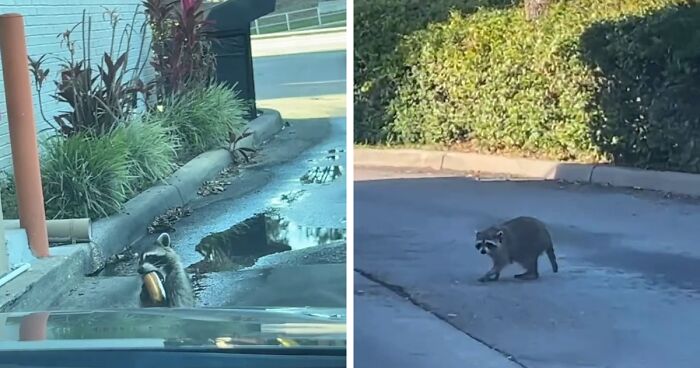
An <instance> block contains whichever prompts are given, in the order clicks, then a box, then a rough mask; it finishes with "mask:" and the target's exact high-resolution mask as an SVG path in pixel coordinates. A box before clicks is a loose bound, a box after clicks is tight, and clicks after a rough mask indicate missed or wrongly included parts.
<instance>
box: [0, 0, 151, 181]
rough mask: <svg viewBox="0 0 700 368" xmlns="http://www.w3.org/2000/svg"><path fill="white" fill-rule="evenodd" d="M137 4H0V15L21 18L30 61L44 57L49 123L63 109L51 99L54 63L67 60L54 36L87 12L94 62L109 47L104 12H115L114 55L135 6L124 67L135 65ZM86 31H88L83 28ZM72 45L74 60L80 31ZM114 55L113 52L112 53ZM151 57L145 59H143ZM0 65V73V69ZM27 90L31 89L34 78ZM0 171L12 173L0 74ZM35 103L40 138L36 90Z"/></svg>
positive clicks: (100, 0) (44, 0)
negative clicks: (127, 60) (126, 60)
mask: <svg viewBox="0 0 700 368" xmlns="http://www.w3.org/2000/svg"><path fill="white" fill-rule="evenodd" d="M140 4H141V1H140V0H0V13H20V14H22V15H23V16H24V22H25V33H26V35H27V48H28V52H29V55H30V56H31V57H32V58H38V57H40V56H41V55H43V54H48V56H47V58H46V59H47V61H46V62H45V63H44V66H43V68H44V69H45V68H49V69H50V75H49V79H48V80H47V81H45V82H44V87H43V89H42V96H41V98H42V103H43V111H44V114H45V115H46V118H47V119H49V121H50V122H51V123H53V116H54V115H57V113H58V112H60V111H63V110H65V109H67V108H68V106H67V105H65V104H59V103H58V102H56V101H55V100H54V99H53V98H52V97H51V95H53V94H54V92H55V90H56V89H55V84H54V80H56V78H57V76H58V74H57V73H58V71H59V70H60V67H59V61H58V60H56V57H67V56H68V55H69V53H68V51H67V49H66V48H65V47H62V46H61V40H62V38H60V37H57V35H58V34H59V33H62V32H65V31H66V30H67V29H70V28H72V27H73V26H75V25H76V24H77V23H79V22H80V21H81V20H82V15H83V10H85V12H86V17H87V16H90V17H91V18H92V32H91V39H90V53H91V58H92V59H93V63H94V62H95V60H98V58H101V56H102V55H103V53H104V52H105V51H106V52H109V50H110V45H111V44H112V28H111V24H110V17H109V15H108V14H106V11H107V10H116V11H117V13H118V14H119V18H120V20H119V23H118V25H117V36H116V40H115V46H114V48H115V50H116V48H117V47H118V45H119V38H120V37H121V34H122V31H123V30H124V27H125V26H126V25H127V24H130V23H132V21H134V13H135V11H136V10H137V6H139V8H138V11H139V13H138V14H137V15H136V18H135V21H134V23H135V24H134V28H136V30H135V31H134V33H133V36H132V39H131V43H130V47H129V51H130V54H129V67H130V68H131V67H133V66H134V65H135V64H136V61H137V60H136V59H137V57H138V54H139V48H140V47H141V46H142V43H141V41H142V40H141V38H142V37H141V33H140V28H141V25H142V24H143V21H144V15H143V7H142V6H140ZM86 28H87V27H86ZM71 39H73V40H74V41H77V42H76V46H77V51H76V55H82V51H83V46H82V30H81V27H80V26H79V27H78V28H76V29H75V31H74V32H73V35H72V36H71ZM148 41H149V40H148V35H147V36H146V39H145V42H143V53H142V56H141V58H142V60H143V58H144V57H146V55H147V52H148V46H149V45H148ZM125 49H126V41H124V44H123V46H122V50H125ZM115 53H116V52H115ZM148 55H149V56H150V54H148ZM1 68H2V67H1V66H0V70H1ZM152 74H153V73H152V70H151V68H150V67H148V66H147V68H146V70H145V73H144V74H143V75H142V78H143V79H144V80H148V79H149V78H151V77H152ZM31 79H32V86H34V85H33V78H31ZM0 96H2V101H0V112H2V117H0V170H11V166H12V158H11V156H10V141H9V136H8V130H7V118H6V114H5V113H4V112H5V99H4V96H5V86H4V84H3V83H2V74H1V72H0ZM33 98H34V115H35V120H36V123H37V131H43V133H42V134H48V133H50V131H48V130H46V129H47V128H49V126H48V125H47V124H46V123H45V122H44V119H42V117H41V114H40V111H39V100H38V96H37V93H36V91H34V93H33Z"/></svg>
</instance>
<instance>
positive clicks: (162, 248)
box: [138, 233, 195, 308]
mask: <svg viewBox="0 0 700 368" xmlns="http://www.w3.org/2000/svg"><path fill="white" fill-rule="evenodd" d="M151 271H156V272H157V273H158V276H159V277H160V279H161V282H163V288H164V289H165V302H164V303H161V304H159V305H156V304H154V303H152V302H150V298H149V297H148V292H147V291H146V288H145V286H143V285H142V286H141V294H140V295H139V298H140V301H141V306H142V307H172V308H191V307H194V304H195V302H194V292H193V291H192V282H191V281H190V278H189V276H188V275H187V272H185V267H184V266H183V265H182V262H181V261H180V257H179V256H178V255H177V253H176V252H175V250H174V249H173V248H172V247H171V244H170V236H169V235H168V234H167V233H162V234H160V236H158V239H157V240H156V241H155V243H154V244H153V245H152V246H151V247H150V248H148V249H146V250H145V251H144V252H143V253H141V256H140V257H139V269H138V273H139V274H140V275H145V274H147V273H148V272H151Z"/></svg>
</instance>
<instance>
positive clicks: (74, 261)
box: [0, 109, 282, 312]
mask: <svg viewBox="0 0 700 368" xmlns="http://www.w3.org/2000/svg"><path fill="white" fill-rule="evenodd" d="M262 112H263V114H262V115H260V116H259V117H258V118H256V119H254V120H253V121H251V122H250V125H249V127H250V130H251V131H252V132H253V135H251V137H250V138H251V139H249V140H247V141H246V142H241V145H242V146H244V147H246V146H247V147H257V146H258V145H259V144H261V143H263V142H265V141H268V140H269V139H270V138H272V137H273V136H274V135H275V134H277V133H278V132H279V131H280V130H281V129H282V117H281V116H280V114H279V112H277V111H275V110H270V109H264V110H262ZM230 164H231V154H230V153H229V152H228V150H226V149H219V150H214V151H209V152H205V153H202V154H201V155H199V156H197V157H195V158H194V159H192V160H191V161H189V162H188V163H187V164H185V165H184V166H183V167H181V168H180V169H178V170H177V171H176V172H175V173H173V174H172V175H171V176H170V178H168V179H167V180H166V181H165V183H162V184H159V185H156V186H154V187H151V188H149V189H147V190H145V191H144V192H142V193H141V194H139V195H137V196H136V197H134V198H132V199H131V200H129V201H128V202H127V203H126V204H125V205H124V210H123V211H122V212H120V213H118V214H115V215H112V216H110V217H107V218H102V219H98V220H96V221H94V222H93V231H92V233H93V242H92V243H90V244H76V245H70V246H60V247H55V248H52V249H51V257H49V258H47V259H42V260H35V261H34V262H33V263H32V268H31V269H30V270H28V271H26V272H25V273H23V274H21V275H19V276H18V277H17V278H15V279H14V280H12V281H10V282H9V283H7V284H6V285H3V286H2V289H1V290H2V293H0V312H4V311H9V310H12V309H14V310H45V309H46V308H47V307H49V306H50V305H51V304H52V303H53V302H54V301H55V300H56V299H57V298H58V297H59V296H60V295H62V293H65V292H66V291H67V290H68V289H69V288H70V287H71V285H72V281H73V280H78V279H80V277H82V276H83V275H86V274H91V273H94V272H96V271H97V270H99V269H101V268H102V266H103V265H104V263H105V262H106V260H107V259H108V258H109V257H110V256H112V255H114V254H117V253H119V252H120V251H122V250H123V249H124V248H125V247H127V246H129V245H131V244H133V243H135V242H137V241H139V240H140V239H141V238H142V237H144V236H145V235H146V227H145V224H148V223H149V222H151V221H152V220H153V219H154V218H155V217H156V216H158V215H160V214H162V213H163V212H165V211H166V210H167V209H168V208H172V207H177V206H183V205H185V204H186V203H187V202H189V201H190V200H191V199H192V198H194V197H195V196H196V195H197V190H198V189H199V186H200V185H201V183H202V181H204V180H206V179H208V178H211V177H213V176H215V175H216V174H217V173H218V172H219V171H220V170H222V169H224V168H225V167H227V166H228V165H230Z"/></svg>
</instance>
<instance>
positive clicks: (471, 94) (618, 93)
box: [355, 0, 700, 171]
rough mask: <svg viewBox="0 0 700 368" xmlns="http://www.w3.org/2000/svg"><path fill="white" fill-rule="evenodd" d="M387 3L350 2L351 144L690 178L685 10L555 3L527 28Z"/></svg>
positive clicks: (691, 72) (515, 15)
mask: <svg viewBox="0 0 700 368" xmlns="http://www.w3.org/2000/svg"><path fill="white" fill-rule="evenodd" d="M371 3H375V4H376V5H373V4H371ZM386 3H391V4H395V3H403V1H398V0H397V1H378V2H372V1H370V0H362V1H357V2H356V8H355V9H356V10H355V16H356V20H358V21H356V23H355V24H356V25H355V27H356V30H355V31H356V33H355V35H356V36H355V40H356V45H355V46H356V49H355V61H356V64H357V65H356V69H355V81H356V86H355V101H356V102H355V116H356V120H357V121H358V123H357V124H356V125H355V129H356V135H355V140H356V142H358V143H377V142H388V143H418V144H425V143H431V144H432V143H437V144H444V145H450V144H454V143H461V142H468V143H469V145H470V146H471V147H474V148H476V149H478V150H485V151H489V152H501V151H510V152H516V153H519V154H526V155H534V156H538V157H547V158H556V159H565V160H568V159H575V160H586V161H588V160H607V159H613V160H614V161H615V162H618V163H628V164H633V165H636V166H639V167H654V168H674V169H683V170H688V171H700V165H698V161H700V159H697V157H700V155H699V154H698V153H700V152H698V151H697V150H698V149H699V148H698V144H696V143H695V140H696V139H698V137H700V132H698V128H699V127H700V126H699V124H700V121H699V120H698V119H699V118H700V114H698V111H697V109H698V107H697V106H698V105H697V103H694V100H697V96H698V88H700V84H699V83H698V82H700V79H699V78H698V73H699V71H700V65H698V60H699V58H698V53H700V48H699V47H698V46H699V45H698V43H699V42H700V28H698V27H695V25H696V24H698V21H700V15H699V14H698V10H697V5H693V6H681V5H680V4H685V3H687V1H685V0H648V1H637V0H577V1H559V2H554V3H553V4H552V6H551V8H550V10H549V11H548V13H547V15H546V16H545V17H544V18H543V19H542V20H541V21H539V22H534V23H533V22H527V21H525V20H524V15H523V13H522V9H521V8H520V6H512V7H502V6H493V5H499V4H498V3H497V2H486V1H482V2H476V1H475V2H471V3H470V4H471V5H472V7H473V6H474V5H491V6H486V7H484V8H482V9H481V10H478V11H476V12H474V13H470V10H469V9H468V6H466V5H465V6H462V7H460V8H459V10H461V11H462V12H461V13H460V12H459V11H454V12H452V14H451V15H449V16H448V17H447V20H444V18H445V15H444V14H445V13H447V12H448V10H449V9H450V7H453V6H456V5H455V4H454V2H453V1H449V0H438V1H435V2H432V4H431V5H430V6H429V7H428V9H417V8H411V7H409V10H405V11H397V12H394V11H393V10H391V9H394V8H390V9H384V10H382V11H380V9H381V6H382V4H386ZM409 3H411V2H409ZM467 3H469V2H467ZM487 3H488V4H487ZM693 3H694V2H693ZM411 4H412V3H411ZM396 6H398V5H396ZM438 8H441V9H442V10H441V11H437V10H436V9H438ZM368 12H372V14H368ZM415 14H420V16H417V17H408V16H407V15H415ZM426 18H431V19H432V21H431V20H426ZM371 19H374V20H376V22H375V23H374V24H373V26H372V27H373V28H371V29H370V28H368V29H365V30H362V28H363V24H364V23H367V24H369V21H368V20H371ZM389 31H392V32H389ZM377 35H382V36H383V37H377ZM691 101H693V102H691Z"/></svg>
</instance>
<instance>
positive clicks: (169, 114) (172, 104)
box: [154, 84, 246, 159]
mask: <svg viewBox="0 0 700 368" xmlns="http://www.w3.org/2000/svg"><path fill="white" fill-rule="evenodd" d="M237 94H238V93H237V92H236V91H235V90H234V89H233V88H230V87H228V86H226V85H224V84H215V85H211V86H207V87H202V88H195V89H192V90H189V91H185V92H183V93H181V94H179V95H178V96H175V97H173V98H171V99H170V100H169V102H168V103H167V104H166V106H165V107H164V109H163V112H160V113H154V119H155V120H157V121H159V122H161V123H162V124H163V125H164V126H166V127H168V128H170V129H172V130H173V132H175V135H176V136H177V139H178V141H179V142H180V144H181V145H180V149H179V151H178V158H180V159H189V158H191V157H193V156H196V155H198V154H200V153H202V152H205V151H208V150H211V149H214V148H223V147H225V146H226V143H227V140H228V137H229V134H230V133H231V132H236V131H241V130H242V129H243V128H244V127H245V124H246V121H245V119H244V118H243V116H244V102H243V100H241V99H239V98H238V96H237Z"/></svg>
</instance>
